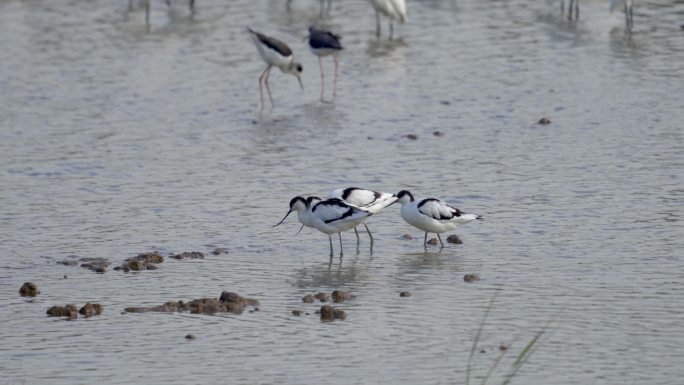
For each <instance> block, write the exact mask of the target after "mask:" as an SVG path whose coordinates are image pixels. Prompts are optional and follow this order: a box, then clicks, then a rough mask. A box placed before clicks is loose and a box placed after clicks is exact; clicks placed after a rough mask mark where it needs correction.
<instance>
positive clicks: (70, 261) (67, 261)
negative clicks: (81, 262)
mask: <svg viewBox="0 0 684 385" xmlns="http://www.w3.org/2000/svg"><path fill="white" fill-rule="evenodd" d="M57 264H58V265H64V266H76V265H78V261H77V260H75V259H65V260H63V261H59V262H57Z"/></svg>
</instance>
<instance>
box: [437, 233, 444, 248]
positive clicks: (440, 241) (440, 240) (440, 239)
mask: <svg viewBox="0 0 684 385" xmlns="http://www.w3.org/2000/svg"><path fill="white" fill-rule="evenodd" d="M437 239H439V244H440V245H442V248H444V242H442V237H440V236H439V233H437Z"/></svg>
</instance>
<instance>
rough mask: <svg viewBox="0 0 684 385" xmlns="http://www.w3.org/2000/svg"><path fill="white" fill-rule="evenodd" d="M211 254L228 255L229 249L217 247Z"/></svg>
mask: <svg viewBox="0 0 684 385" xmlns="http://www.w3.org/2000/svg"><path fill="white" fill-rule="evenodd" d="M211 253H212V254H214V255H221V254H228V249H226V248H225V247H217V248H215V249H214V251H212V252H211Z"/></svg>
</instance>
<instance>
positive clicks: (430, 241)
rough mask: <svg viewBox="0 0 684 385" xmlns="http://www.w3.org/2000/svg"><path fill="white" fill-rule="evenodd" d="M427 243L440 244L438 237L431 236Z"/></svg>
mask: <svg viewBox="0 0 684 385" xmlns="http://www.w3.org/2000/svg"><path fill="white" fill-rule="evenodd" d="M427 244H428V245H433V246H435V245H438V244H439V241H438V240H437V238H430V239H428V241H427Z"/></svg>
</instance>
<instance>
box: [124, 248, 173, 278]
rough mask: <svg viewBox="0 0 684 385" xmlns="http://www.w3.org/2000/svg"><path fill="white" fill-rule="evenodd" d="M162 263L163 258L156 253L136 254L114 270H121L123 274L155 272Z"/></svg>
mask: <svg viewBox="0 0 684 385" xmlns="http://www.w3.org/2000/svg"><path fill="white" fill-rule="evenodd" d="M162 262H164V257H163V256H162V255H161V254H159V253H158V252H156V251H155V252H152V253H143V254H138V255H136V256H135V257H132V258H127V259H125V260H124V263H122V264H121V265H120V266H117V267H115V268H114V270H121V271H123V272H125V273H127V272H129V271H143V270H157V269H158V268H159V266H157V265H158V264H160V263H162Z"/></svg>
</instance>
